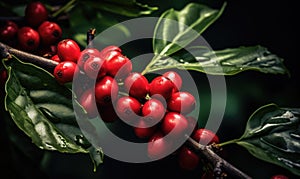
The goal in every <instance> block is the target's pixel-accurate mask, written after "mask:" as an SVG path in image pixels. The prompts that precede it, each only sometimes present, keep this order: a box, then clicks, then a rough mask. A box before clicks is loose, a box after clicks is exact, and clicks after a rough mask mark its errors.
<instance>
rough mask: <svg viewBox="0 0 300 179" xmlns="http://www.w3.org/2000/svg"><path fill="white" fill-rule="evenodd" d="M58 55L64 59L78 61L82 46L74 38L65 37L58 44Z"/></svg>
mask: <svg viewBox="0 0 300 179" xmlns="http://www.w3.org/2000/svg"><path fill="white" fill-rule="evenodd" d="M57 55H58V56H59V58H60V59H61V60H62V61H72V62H75V63H77V60H78V59H79V57H80V47H79V45H78V44H77V43H76V42H75V41H74V40H72V39H64V40H62V41H60V42H59V43H58V44H57Z"/></svg>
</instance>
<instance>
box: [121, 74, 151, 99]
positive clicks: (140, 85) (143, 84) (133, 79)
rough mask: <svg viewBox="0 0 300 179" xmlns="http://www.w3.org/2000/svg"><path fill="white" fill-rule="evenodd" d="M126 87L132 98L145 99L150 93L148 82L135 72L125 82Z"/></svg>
mask: <svg viewBox="0 0 300 179" xmlns="http://www.w3.org/2000/svg"><path fill="white" fill-rule="evenodd" d="M124 87H125V89H126V91H127V92H128V93H129V95H130V96H133V97H135V98H137V99H144V98H145V97H146V96H147V94H148V92H149V84H148V80H147V78H146V77H145V76H143V75H142V74H140V73H137V72H133V73H131V74H130V75H129V76H128V77H127V78H126V79H125V80H124Z"/></svg>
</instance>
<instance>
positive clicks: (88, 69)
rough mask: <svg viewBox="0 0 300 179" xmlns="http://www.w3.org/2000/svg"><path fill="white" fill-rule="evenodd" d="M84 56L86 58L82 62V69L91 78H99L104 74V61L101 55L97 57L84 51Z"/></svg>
mask: <svg viewBox="0 0 300 179" xmlns="http://www.w3.org/2000/svg"><path fill="white" fill-rule="evenodd" d="M85 58H88V59H87V61H86V62H85V63H84V66H83V71H84V72H85V74H86V75H87V76H88V77H90V78H91V79H99V78H101V77H103V76H105V75H106V70H107V69H106V61H105V60H104V59H102V58H101V57H99V56H98V57H97V56H94V55H91V54H88V53H86V55H85Z"/></svg>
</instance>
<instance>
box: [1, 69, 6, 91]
mask: <svg viewBox="0 0 300 179" xmlns="http://www.w3.org/2000/svg"><path fill="white" fill-rule="evenodd" d="M7 78H8V75H7V71H6V70H5V69H0V86H1V87H2V86H4V85H5V83H6V80H7Z"/></svg>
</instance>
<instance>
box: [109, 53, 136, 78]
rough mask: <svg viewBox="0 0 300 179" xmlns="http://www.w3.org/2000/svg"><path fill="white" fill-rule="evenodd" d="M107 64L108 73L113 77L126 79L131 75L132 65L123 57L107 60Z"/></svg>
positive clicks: (117, 56) (118, 56) (116, 56)
mask: <svg viewBox="0 0 300 179" xmlns="http://www.w3.org/2000/svg"><path fill="white" fill-rule="evenodd" d="M106 63H107V73H108V74H109V75H111V76H113V77H116V78H118V79H124V78H126V77H127V76H128V75H129V74H130V73H131V70H132V63H131V61H130V60H129V59H128V58H127V57H125V56H123V55H115V56H114V57H113V58H111V59H109V60H107V61H106ZM116 75H117V76H116Z"/></svg>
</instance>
